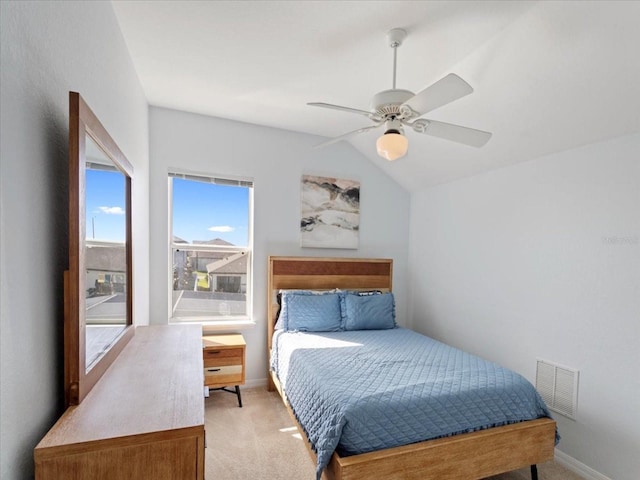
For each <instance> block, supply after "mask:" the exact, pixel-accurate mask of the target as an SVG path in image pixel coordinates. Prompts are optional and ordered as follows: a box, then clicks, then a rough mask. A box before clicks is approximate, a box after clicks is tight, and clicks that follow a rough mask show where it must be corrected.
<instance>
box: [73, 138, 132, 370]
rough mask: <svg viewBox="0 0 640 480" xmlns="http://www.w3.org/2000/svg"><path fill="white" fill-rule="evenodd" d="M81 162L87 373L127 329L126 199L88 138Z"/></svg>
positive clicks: (118, 176) (121, 183) (121, 179)
mask: <svg viewBox="0 0 640 480" xmlns="http://www.w3.org/2000/svg"><path fill="white" fill-rule="evenodd" d="M85 159H86V162H85V226H86V228H85V245H84V258H85V267H86V278H85V280H86V288H85V295H86V300H85V368H86V371H89V370H91V368H92V367H93V366H94V365H95V364H96V363H97V361H98V360H100V358H102V356H103V355H104V354H105V353H106V352H107V351H108V350H109V348H110V347H111V345H113V344H114V343H115V341H116V340H117V339H118V337H120V335H121V334H122V332H123V331H124V328H125V327H126V325H127V309H126V293H127V288H128V285H127V280H126V279H127V263H126V237H127V230H126V222H125V220H126V215H125V213H126V211H125V204H126V200H127V199H126V177H125V176H124V174H123V173H122V172H121V171H120V170H118V168H117V167H116V166H115V165H114V164H113V162H112V161H111V159H110V158H109V157H107V155H106V154H105V153H104V152H103V151H102V149H100V147H99V146H98V145H97V144H96V142H95V141H94V140H93V138H91V135H88V134H87V135H86V136H85ZM96 232H97V235H96Z"/></svg>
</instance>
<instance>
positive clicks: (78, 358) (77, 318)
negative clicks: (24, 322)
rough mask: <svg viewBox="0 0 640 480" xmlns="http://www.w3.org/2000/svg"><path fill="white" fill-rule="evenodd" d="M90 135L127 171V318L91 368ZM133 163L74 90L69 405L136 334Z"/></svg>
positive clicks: (71, 102) (66, 370) (67, 321)
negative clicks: (88, 285) (88, 331)
mask: <svg viewBox="0 0 640 480" xmlns="http://www.w3.org/2000/svg"><path fill="white" fill-rule="evenodd" d="M86 135H89V136H91V138H92V139H93V140H94V141H95V143H96V144H97V145H98V146H99V147H100V148H101V149H102V150H103V152H104V153H105V154H106V156H107V157H109V159H110V160H111V161H113V163H114V165H115V166H116V167H117V168H118V169H119V170H120V171H121V172H122V173H123V175H124V177H125V198H126V200H125V209H126V218H125V228H126V237H125V260H126V282H127V283H126V285H127V286H126V290H125V292H126V297H125V301H126V310H125V311H126V322H125V327H124V329H123V332H122V333H121V334H120V336H119V337H118V338H117V340H116V341H115V342H114V343H113V344H112V345H111V346H110V348H109V350H108V351H107V352H106V353H104V355H102V357H101V358H100V359H99V360H97V361H96V363H95V364H94V365H93V366H92V367H91V369H90V370H89V371H87V369H86V298H85V297H86V257H85V251H86V250H85V248H86V213H85V207H86V199H85V194H86V177H85V174H86V172H85V169H86ZM132 176H133V167H132V165H131V164H130V163H129V161H128V160H127V159H126V157H125V156H124V154H123V153H122V152H121V151H120V149H119V148H118V146H117V145H116V143H115V141H114V140H113V139H112V138H111V136H110V135H109V133H108V132H107V130H106V129H105V128H104V127H103V126H102V124H101V123H100V121H99V120H98V118H97V117H96V116H95V114H94V113H93V112H92V111H91V109H90V108H89V106H88V105H87V104H86V103H85V101H84V100H83V99H82V97H81V96H80V94H78V93H77V92H69V270H67V271H66V272H65V275H64V289H65V299H64V310H65V314H64V365H65V368H64V377H65V402H66V404H67V406H69V405H78V404H79V403H80V402H81V401H82V400H83V399H84V398H85V397H86V396H87V394H88V393H89V391H90V390H91V388H92V387H93V386H94V385H95V384H96V382H97V381H98V380H99V379H100V377H101V376H102V374H103V373H104V372H105V371H106V370H107V368H109V366H110V365H111V364H112V363H113V361H114V360H115V359H116V357H117V356H118V354H119V353H120V352H121V351H122V349H123V348H124V347H125V345H126V344H127V342H129V340H130V339H131V337H133V335H134V332H135V328H134V325H133V293H132V292H133V283H132V280H133V275H132V253H131V251H132V250H131V177H132Z"/></svg>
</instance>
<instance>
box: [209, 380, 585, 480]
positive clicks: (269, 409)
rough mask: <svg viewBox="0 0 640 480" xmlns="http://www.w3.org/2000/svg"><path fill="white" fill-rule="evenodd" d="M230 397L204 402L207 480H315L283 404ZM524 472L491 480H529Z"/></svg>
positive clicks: (559, 474)
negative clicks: (239, 403)
mask: <svg viewBox="0 0 640 480" xmlns="http://www.w3.org/2000/svg"><path fill="white" fill-rule="evenodd" d="M242 401H243V402H242V403H243V405H244V406H243V408H238V402H237V400H236V396H235V395H231V394H229V393H226V392H221V391H212V392H211V396H210V397H209V398H206V399H205V424H206V430H207V449H206V456H205V479H206V480H254V479H255V480H262V479H264V480H267V479H268V480H314V479H315V468H314V465H313V462H312V460H311V457H310V456H309V453H308V452H307V449H306V447H305V445H304V444H303V443H302V442H303V441H302V439H301V438H300V436H299V434H298V431H297V429H296V428H295V425H294V424H293V422H292V421H291V418H290V417H289V414H288V412H287V410H286V409H285V407H284V405H283V404H282V400H280V397H279V396H278V394H277V393H275V392H267V391H266V389H264V388H254V389H243V390H242ZM538 474H539V475H538V477H539V480H580V477H579V476H577V475H575V474H574V473H572V472H570V471H568V470H566V469H564V468H563V467H561V466H560V465H558V464H557V463H554V462H549V463H546V464H543V465H539V466H538ZM529 479H530V475H529V469H528V468H527V469H524V470H518V471H515V472H510V473H505V474H502V475H498V476H495V477H491V480H529Z"/></svg>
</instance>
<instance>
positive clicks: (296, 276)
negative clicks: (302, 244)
mask: <svg viewBox="0 0 640 480" xmlns="http://www.w3.org/2000/svg"><path fill="white" fill-rule="evenodd" d="M392 277H393V260H391V259H388V258H325V257H269V282H268V287H267V288H268V295H269V299H268V304H267V305H268V307H267V352H269V354H270V352H271V339H272V337H273V327H274V326H275V324H276V320H277V318H276V315H277V314H278V302H277V294H278V290H280V289H316V290H324V289H331V288H342V289H348V290H370V289H376V290H381V291H384V292H390V291H391V280H392Z"/></svg>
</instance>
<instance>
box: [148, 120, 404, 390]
mask: <svg viewBox="0 0 640 480" xmlns="http://www.w3.org/2000/svg"><path fill="white" fill-rule="evenodd" d="M149 127H150V132H151V134H150V143H149V152H150V175H151V176H150V185H151V187H150V198H151V210H150V216H151V229H150V240H151V243H150V254H151V259H152V260H151V265H150V271H151V292H152V294H151V322H152V323H167V321H168V313H167V301H168V291H167V272H169V255H168V244H167V240H168V228H169V227H168V220H167V203H168V196H167V172H168V169H169V168H170V167H174V168H178V167H179V168H183V169H187V170H188V171H194V172H200V173H210V174H218V175H235V176H243V177H251V178H253V179H254V182H255V183H254V184H255V186H254V205H255V208H254V305H253V318H254V320H255V321H256V323H257V325H256V326H255V328H253V329H250V330H244V331H243V332H242V333H243V334H244V336H245V338H246V341H247V380H248V381H249V382H255V381H259V380H264V379H266V372H267V364H266V357H267V354H266V343H267V341H266V327H265V321H266V316H267V315H266V310H267V286H266V282H267V257H268V256H269V255H302V256H340V257H342V256H355V257H386V258H393V259H394V278H393V281H394V291H395V292H397V304H398V316H399V319H405V318H406V308H405V305H406V302H407V285H406V272H407V251H408V238H407V232H408V230H409V194H408V193H407V192H406V191H405V190H403V189H402V188H401V187H400V186H399V185H398V184H397V183H395V182H394V181H393V180H391V179H390V178H389V177H387V176H386V175H385V174H384V173H383V172H382V171H380V170H379V169H378V168H377V167H375V166H373V165H372V164H371V163H370V162H369V161H368V160H366V159H365V158H364V157H363V156H362V155H361V154H359V153H358V152H356V151H355V150H354V149H353V148H352V147H351V146H350V145H346V144H337V145H335V146H333V147H331V148H325V149H313V148H312V145H314V144H315V143H318V142H319V139H318V138H317V137H312V136H309V135H304V134H300V133H294V132H290V131H286V130H279V129H273V128H266V127H261V126H257V125H250V124H246V123H239V122H234V121H230V120H223V119H219V118H212V117H206V116H202V115H195V114H190V113H185V112H179V111H175V110H168V109H162V108H153V107H152V108H150V115H149ZM303 173H304V174H317V175H325V176H337V177H341V178H350V179H357V180H360V181H361V194H360V210H361V211H360V247H359V248H358V250H333V249H306V248H305V249H302V248H300V232H299V225H300V178H301V175H302V174H303Z"/></svg>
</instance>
